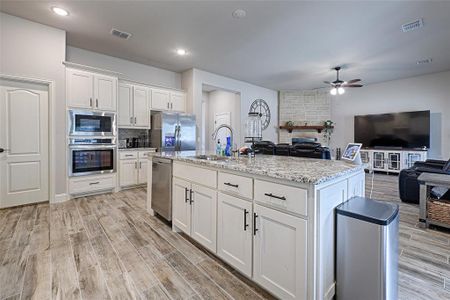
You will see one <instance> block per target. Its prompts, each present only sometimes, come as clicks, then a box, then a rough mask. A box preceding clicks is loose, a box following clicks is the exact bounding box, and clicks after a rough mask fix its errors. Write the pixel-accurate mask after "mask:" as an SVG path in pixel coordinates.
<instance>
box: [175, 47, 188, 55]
mask: <svg viewBox="0 0 450 300" xmlns="http://www.w3.org/2000/svg"><path fill="white" fill-rule="evenodd" d="M177 54H178V55H180V56H183V55H186V54H187V52H186V50H184V49H181V48H180V49H177Z"/></svg>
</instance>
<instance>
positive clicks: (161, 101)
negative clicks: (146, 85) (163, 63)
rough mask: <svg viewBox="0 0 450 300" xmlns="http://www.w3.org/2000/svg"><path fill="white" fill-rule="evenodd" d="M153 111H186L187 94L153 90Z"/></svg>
mask: <svg viewBox="0 0 450 300" xmlns="http://www.w3.org/2000/svg"><path fill="white" fill-rule="evenodd" d="M152 110H169V111H177V112H185V111H186V94H185V93H183V92H176V91H168V90H162V89H152Z"/></svg>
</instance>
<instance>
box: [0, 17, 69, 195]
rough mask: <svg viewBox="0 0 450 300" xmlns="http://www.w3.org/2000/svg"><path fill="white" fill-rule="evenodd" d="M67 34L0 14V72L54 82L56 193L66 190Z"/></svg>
mask: <svg viewBox="0 0 450 300" xmlns="http://www.w3.org/2000/svg"><path fill="white" fill-rule="evenodd" d="M65 56H66V33H65V31H63V30H59V29H56V28H52V27H49V26H45V25H42V24H38V23H35V22H31V21H27V20H25V19H22V18H17V17H14V16H11V15H7V14H4V13H0V73H2V74H7V75H15V76H22V77H29V78H39V79H45V80H51V81H54V83H55V102H56V104H55V121H56V124H57V126H56V141H55V148H56V149H55V151H56V162H57V163H56V174H55V176H56V187H55V188H56V193H57V194H62V193H65V192H66V176H67V175H66V174H67V173H66V163H65V162H66V143H65V138H66V134H65V133H66V126H65V124H66V107H65V106H66V104H65V103H66V102H65V69H64V65H63V64H62V62H63V61H64V60H65Z"/></svg>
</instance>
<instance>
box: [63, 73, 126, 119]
mask: <svg viewBox="0 0 450 300" xmlns="http://www.w3.org/2000/svg"><path fill="white" fill-rule="evenodd" d="M66 93H67V96H66V97H67V106H69V107H76V108H85V109H94V110H104V111H116V108H117V105H116V101H117V78H116V77H113V76H107V75H103V74H97V73H92V72H88V71H83V70H77V69H70V68H67V69H66Z"/></svg>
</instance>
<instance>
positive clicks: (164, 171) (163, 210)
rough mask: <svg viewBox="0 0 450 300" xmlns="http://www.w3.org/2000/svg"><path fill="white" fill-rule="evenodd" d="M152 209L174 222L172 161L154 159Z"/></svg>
mask: <svg viewBox="0 0 450 300" xmlns="http://www.w3.org/2000/svg"><path fill="white" fill-rule="evenodd" d="M152 161H153V162H152V209H153V210H154V211H155V212H156V213H157V214H158V215H160V216H161V217H163V218H164V219H166V220H167V221H171V220H172V160H171V159H167V158H159V157H154V158H153V159H152Z"/></svg>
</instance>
